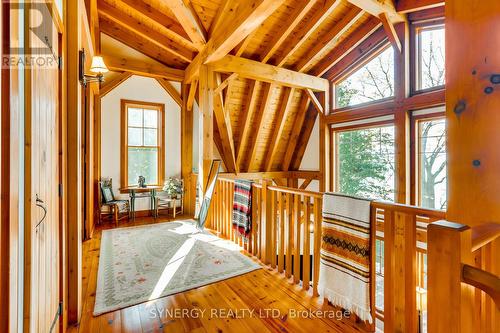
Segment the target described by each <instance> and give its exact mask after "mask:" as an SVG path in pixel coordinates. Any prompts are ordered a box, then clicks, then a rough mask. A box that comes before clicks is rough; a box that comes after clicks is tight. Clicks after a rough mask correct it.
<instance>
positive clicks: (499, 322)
mask: <svg viewBox="0 0 500 333" xmlns="http://www.w3.org/2000/svg"><path fill="white" fill-rule="evenodd" d="M499 275H500V224H494V223H489V224H483V225H478V226H474V227H469V226H466V225H462V224H457V223H450V222H446V221H439V222H436V223H433V224H431V225H430V227H429V281H428V282H429V332H459V333H471V332H498V331H499V330H500V278H499Z"/></svg>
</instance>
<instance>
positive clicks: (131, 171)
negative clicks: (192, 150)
mask: <svg viewBox="0 0 500 333" xmlns="http://www.w3.org/2000/svg"><path fill="white" fill-rule="evenodd" d="M121 105H122V153H121V154H122V163H121V184H122V187H126V186H133V185H137V183H138V178H139V176H143V177H144V178H145V179H146V184H148V185H159V184H161V183H162V182H163V175H164V169H163V165H164V156H165V154H164V132H165V131H164V124H163V119H165V118H164V105H163V104H155V103H148V102H137V101H127V100H122V101H121Z"/></svg>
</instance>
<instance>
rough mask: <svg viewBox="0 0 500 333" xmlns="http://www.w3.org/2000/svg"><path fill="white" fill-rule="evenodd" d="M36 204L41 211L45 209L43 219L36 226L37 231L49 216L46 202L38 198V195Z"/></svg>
mask: <svg viewBox="0 0 500 333" xmlns="http://www.w3.org/2000/svg"><path fill="white" fill-rule="evenodd" d="M35 204H36V205H37V206H38V207H40V208H41V209H43V217H42V219H41V220H40V222H38V223H37V225H36V226H35V229H37V228H38V226H39V225H40V224H41V223H42V222H43V220H45V217H46V216H47V208H46V207H45V202H43V200H42V199H40V198H39V197H38V194H36V203H35Z"/></svg>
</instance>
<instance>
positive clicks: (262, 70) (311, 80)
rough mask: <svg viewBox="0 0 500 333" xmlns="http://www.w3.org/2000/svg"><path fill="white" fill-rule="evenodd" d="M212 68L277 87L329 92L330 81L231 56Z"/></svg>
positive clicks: (214, 63) (212, 64) (219, 61)
mask: <svg viewBox="0 0 500 333" xmlns="http://www.w3.org/2000/svg"><path fill="white" fill-rule="evenodd" d="M210 66H211V67H212V69H213V70H214V71H216V72H230V73H237V74H238V75H239V76H240V77H244V78H249V79H253V80H258V81H264V82H268V83H272V84H276V85H283V86H288V87H293V88H303V89H311V90H314V91H327V90H328V87H329V86H328V80H325V79H323V78H319V77H316V76H313V75H309V74H305V73H298V72H295V71H292V70H289V69H285V68H280V67H276V66H272V65H268V64H263V63H260V62H258V61H254V60H249V59H245V58H241V57H235V56H231V55H227V56H225V57H224V58H222V59H220V60H218V61H215V62H213V63H211V64H210Z"/></svg>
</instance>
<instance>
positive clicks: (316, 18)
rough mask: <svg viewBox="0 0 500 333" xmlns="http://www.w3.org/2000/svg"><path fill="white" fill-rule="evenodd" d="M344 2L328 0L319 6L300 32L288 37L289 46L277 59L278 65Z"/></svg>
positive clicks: (281, 64) (286, 59) (283, 62)
mask: <svg viewBox="0 0 500 333" xmlns="http://www.w3.org/2000/svg"><path fill="white" fill-rule="evenodd" d="M341 3H342V0H326V1H325V3H324V4H323V7H321V8H319V9H318V10H317V11H316V12H315V14H314V15H313V16H312V17H311V18H310V19H309V20H307V23H306V24H305V25H304V26H303V27H302V28H301V30H300V31H299V32H297V33H296V34H293V35H292V38H290V40H288V39H287V43H286V44H287V45H288V46H287V47H286V49H285V50H284V51H283V53H282V55H281V57H280V58H279V59H277V60H276V61H275V64H276V66H278V67H281V66H283V65H285V64H286V62H287V61H288V59H289V58H290V56H291V55H292V54H293V53H294V52H295V51H297V50H298V49H299V48H300V47H301V46H302V45H303V44H304V42H305V41H306V40H307V38H308V37H309V36H311V35H312V34H313V33H314V31H316V29H318V28H319V27H320V26H321V24H323V22H324V21H325V19H326V18H327V17H328V16H330V14H331V13H332V12H333V11H334V9H335V8H337V7H338V6H339V5H340V4H341Z"/></svg>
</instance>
